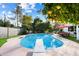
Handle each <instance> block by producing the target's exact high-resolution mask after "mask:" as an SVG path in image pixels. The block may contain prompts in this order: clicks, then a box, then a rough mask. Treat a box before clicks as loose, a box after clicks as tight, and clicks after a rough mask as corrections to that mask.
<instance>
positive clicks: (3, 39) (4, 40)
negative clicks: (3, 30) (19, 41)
mask: <svg viewBox="0 0 79 59" xmlns="http://www.w3.org/2000/svg"><path fill="white" fill-rule="evenodd" d="M18 36H19V35H15V36H11V37H9V38H14V37H18ZM9 38H0V47H1V46H2V45H3V44H4V43H6V42H7V39H9Z"/></svg>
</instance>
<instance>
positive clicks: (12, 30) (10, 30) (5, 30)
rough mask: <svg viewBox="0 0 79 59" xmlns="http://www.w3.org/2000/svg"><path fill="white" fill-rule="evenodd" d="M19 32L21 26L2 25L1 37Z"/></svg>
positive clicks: (0, 29)
mask: <svg viewBox="0 0 79 59" xmlns="http://www.w3.org/2000/svg"><path fill="white" fill-rule="evenodd" d="M19 32H20V29H19V28H10V27H0V38H6V37H10V36H15V35H18V34H19Z"/></svg>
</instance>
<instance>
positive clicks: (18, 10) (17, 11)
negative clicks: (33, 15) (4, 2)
mask: <svg viewBox="0 0 79 59" xmlns="http://www.w3.org/2000/svg"><path fill="white" fill-rule="evenodd" d="M12 12H13V13H14V14H15V15H16V20H17V27H19V22H20V23H22V9H21V7H20V6H19V3H18V4H16V9H15V10H14V11H12Z"/></svg>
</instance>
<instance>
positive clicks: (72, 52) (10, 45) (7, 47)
mask: <svg viewBox="0 0 79 59" xmlns="http://www.w3.org/2000/svg"><path fill="white" fill-rule="evenodd" d="M22 37H24V35H23V36H19V37H15V38H11V39H8V40H7V42H6V43H5V44H4V45H3V46H2V47H0V55H1V56H33V54H34V52H32V51H34V50H33V49H27V48H24V47H22V46H21V45H20V44H19V43H20V40H21V38H22ZM54 37H56V38H58V39H60V40H61V41H62V42H63V43H64V45H63V46H61V47H59V48H50V49H48V50H46V52H44V53H37V56H79V44H78V43H76V42H73V41H70V40H68V39H65V38H62V37H59V36H58V35H54Z"/></svg>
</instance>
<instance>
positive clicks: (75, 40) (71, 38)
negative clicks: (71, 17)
mask: <svg viewBox="0 0 79 59" xmlns="http://www.w3.org/2000/svg"><path fill="white" fill-rule="evenodd" d="M65 38H67V39H69V40H72V41H74V42H77V43H79V40H77V39H76V37H74V36H73V35H69V36H67V37H65Z"/></svg>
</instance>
